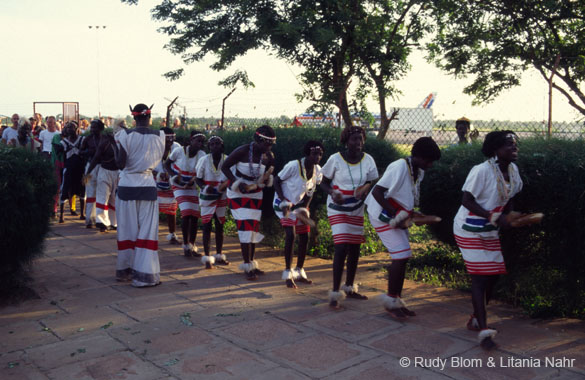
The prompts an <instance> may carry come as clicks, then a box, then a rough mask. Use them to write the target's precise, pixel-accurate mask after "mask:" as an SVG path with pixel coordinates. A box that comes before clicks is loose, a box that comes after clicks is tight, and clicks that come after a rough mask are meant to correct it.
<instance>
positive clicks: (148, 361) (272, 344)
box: [0, 217, 585, 380]
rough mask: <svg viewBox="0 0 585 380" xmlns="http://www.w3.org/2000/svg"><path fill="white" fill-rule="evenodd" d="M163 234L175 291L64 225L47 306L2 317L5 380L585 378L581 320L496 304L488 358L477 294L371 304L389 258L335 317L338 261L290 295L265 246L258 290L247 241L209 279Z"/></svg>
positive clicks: (164, 260)
mask: <svg viewBox="0 0 585 380" xmlns="http://www.w3.org/2000/svg"><path fill="white" fill-rule="evenodd" d="M165 235H166V231H161V234H160V240H159V241H161V242H163V243H161V247H160V248H161V249H160V251H159V253H160V261H161V267H162V281H163V284H162V285H161V286H157V287H155V288H148V289H136V288H133V287H131V286H130V285H128V284H121V283H117V282H116V281H115V280H114V276H113V275H114V268H115V261H116V251H115V250H116V243H115V234H114V233H106V234H100V233H99V232H97V231H96V230H94V229H92V230H87V229H85V228H83V224H82V222H81V221H79V220H73V219H72V218H71V217H69V219H68V220H67V221H66V223H65V224H62V225H53V228H52V232H51V233H50V235H49V237H48V239H47V241H46V248H45V255H44V257H42V258H40V259H39V260H37V261H36V262H35V264H34V272H33V277H34V280H35V281H34V288H35V289H36V290H37V291H38V292H39V294H40V296H41V298H40V299H37V300H30V301H27V302H24V303H23V304H21V305H19V306H16V307H7V308H4V309H0V379H3V380H8V379H18V380H22V379H35V380H36V379H59V380H61V379H100V380H102V379H103V380H105V379H140V380H149V379H232V378H233V379H308V378H312V379H321V378H325V379H368V378H370V379H397V378H400V379H419V378H420V379H447V378H449V379H531V378H539V379H541V378H542V379H544V378H546V379H548V378H561V379H582V378H584V377H585V328H584V327H585V323H583V322H582V321H576V320H565V319H558V320H551V321H537V320H533V319H528V318H526V317H523V316H522V314H521V312H520V311H519V310H517V309H514V308H511V307H509V306H506V305H492V306H490V308H489V313H490V314H489V315H490V324H491V325H493V326H494V327H496V328H497V329H498V330H499V331H500V335H498V337H497V338H496V341H497V342H498V343H499V344H500V348H499V349H498V350H496V351H493V352H491V353H486V352H483V351H482V350H481V349H480V348H478V346H477V342H476V340H475V339H476V334H475V333H473V332H470V331H467V330H466V329H465V323H466V322H467V319H468V315H469V311H470V300H469V295H467V294H463V293H461V292H458V291H453V290H448V289H444V288H435V287H430V286H426V285H422V284H415V283H413V282H408V281H407V283H406V285H405V289H406V290H405V299H406V300H407V301H408V302H409V304H410V305H411V306H412V308H413V309H414V310H416V311H417V313H418V314H419V315H418V316H417V317H414V318H411V319H410V320H409V321H408V322H407V323H399V322H396V321H394V320H392V319H391V318H390V317H388V316H387V315H386V314H385V313H384V312H383V309H382V308H381V306H380V304H379V303H378V302H376V301H375V300H373V299H372V298H374V297H375V296H376V295H377V294H380V293H381V292H382V289H384V288H385V287H386V281H385V280H384V272H383V271H382V270H380V268H381V266H382V264H384V263H387V258H386V255H382V254H380V255H376V256H370V257H367V258H364V259H362V260H361V261H360V269H359V271H358V276H357V279H358V281H359V282H360V283H361V288H360V289H361V291H363V292H364V293H365V294H367V295H368V296H370V297H371V300H369V301H357V300H346V301H345V303H344V306H345V309H344V310H342V311H338V312H335V311H331V310H329V308H328V305H327V290H328V289H329V287H330V281H331V268H330V267H331V263H330V261H327V260H321V259H315V258H308V260H307V263H306V270H307V273H308V274H309V276H310V277H311V278H312V279H313V280H314V281H315V284H314V285H302V284H301V285H299V289H298V290H291V289H287V288H286V287H285V286H284V282H283V281H282V280H281V279H280V276H281V272H282V269H283V268H282V265H283V264H282V262H283V259H282V257H280V256H278V252H274V251H272V250H270V249H268V248H261V249H259V252H258V256H259V258H260V263H261V267H262V269H264V270H266V272H267V273H266V275H265V276H263V277H261V279H260V280H258V281H255V282H249V281H246V280H245V278H244V276H243V275H242V274H241V273H239V271H238V269H237V268H238V264H239V263H240V262H241V257H240V254H239V244H238V243H237V240H236V239H234V238H227V239H226V246H225V248H226V250H225V253H226V254H227V255H228V258H229V260H230V261H231V262H232V264H231V265H230V266H227V267H217V268H216V269H214V270H205V269H203V266H202V264H201V263H200V261H199V260H198V259H196V260H195V259H191V260H189V259H186V258H184V257H183V256H182V251H181V249H180V247H177V246H170V245H168V244H167V243H166V242H165V240H164V236H165ZM198 241H200V237H198ZM404 358H406V359H404ZM552 358H556V360H557V361H556V362H555V363H550V362H546V360H547V359H548V360H552ZM562 359H565V360H564V361H562ZM423 360H424V362H421V361H423ZM492 364H493V366H490V365H492ZM537 364H540V368H535V366H536V365H537ZM551 364H554V365H555V366H552V365H551ZM559 365H561V367H559ZM443 366H444V367H443Z"/></svg>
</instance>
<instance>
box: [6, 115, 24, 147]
mask: <svg viewBox="0 0 585 380" xmlns="http://www.w3.org/2000/svg"><path fill="white" fill-rule="evenodd" d="M19 120H20V116H18V114H17V113H15V114H14V115H12V127H10V128H6V129H5V130H4V131H3V132H2V143H3V144H7V145H12V146H16V139H17V138H18V121H19Z"/></svg>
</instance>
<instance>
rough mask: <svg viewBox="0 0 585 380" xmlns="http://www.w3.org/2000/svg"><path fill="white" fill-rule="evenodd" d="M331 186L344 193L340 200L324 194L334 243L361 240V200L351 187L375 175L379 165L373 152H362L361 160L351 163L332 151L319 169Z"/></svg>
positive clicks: (362, 239)
mask: <svg viewBox="0 0 585 380" xmlns="http://www.w3.org/2000/svg"><path fill="white" fill-rule="evenodd" d="M321 173H322V174H323V176H324V177H326V178H330V179H331V186H332V188H333V189H334V190H337V191H339V192H341V193H342V195H343V204H341V205H339V204H337V203H335V202H333V198H332V197H331V195H329V196H328V197H327V215H328V217H329V224H330V225H331V232H332V234H333V242H334V243H335V244H361V243H363V242H364V236H363V233H364V202H363V201H362V200H360V199H356V198H355V197H354V195H353V194H354V191H355V189H356V188H358V187H359V186H361V185H363V184H365V183H366V182H369V181H373V180H375V179H377V178H378V169H377V168H376V163H375V162H374V159H373V158H372V156H370V155H369V154H367V153H364V156H363V157H362V159H361V160H360V162H358V163H356V164H350V163H348V162H347V161H345V159H344V158H343V157H342V156H341V154H340V153H335V154H333V155H332V156H331V157H329V159H328V160H327V162H326V163H325V165H324V166H323V168H322V169H321Z"/></svg>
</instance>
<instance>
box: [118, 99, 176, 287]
mask: <svg viewBox="0 0 585 380" xmlns="http://www.w3.org/2000/svg"><path fill="white" fill-rule="evenodd" d="M151 108H152V106H151V107H150V108H149V107H148V106H146V105H145V104H137V105H136V106H135V107H134V108H133V109H132V108H131V111H132V115H133V116H134V120H135V121H136V128H133V129H129V130H124V131H120V132H119V133H118V134H117V135H116V140H117V141H118V144H115V145H113V148H114V153H115V155H116V164H117V165H118V168H119V169H120V170H121V172H120V181H119V183H118V194H117V197H116V206H117V207H116V208H117V210H116V211H117V217H118V262H117V264H116V278H117V279H118V280H120V281H124V280H129V279H132V285H133V286H136V287H145V286H154V285H158V284H159V283H160V263H159V260H158V204H157V194H156V183H155V181H154V178H153V176H152V170H153V169H154V168H155V167H156V165H158V163H159V162H160V161H161V160H162V155H163V152H164V149H165V134H164V132H162V131H157V130H152V129H150V128H148V125H149V123H150V109H151ZM107 138H109V139H110V140H112V141H113V140H114V137H113V136H108V137H107ZM118 145H119V146H118Z"/></svg>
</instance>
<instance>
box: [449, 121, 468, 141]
mask: <svg viewBox="0 0 585 380" xmlns="http://www.w3.org/2000/svg"><path fill="white" fill-rule="evenodd" d="M470 129H471V122H470V121H469V119H468V118H466V117H461V118H459V119H457V121H455V131H456V132H457V139H456V140H455V141H454V142H453V143H457V144H470V143H471V142H470V141H469V131H470Z"/></svg>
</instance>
